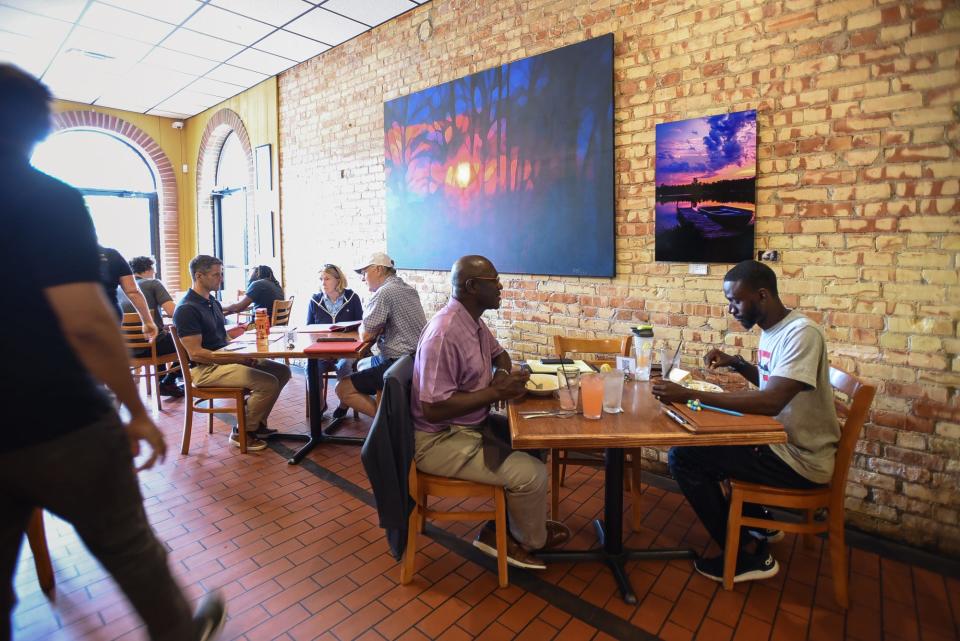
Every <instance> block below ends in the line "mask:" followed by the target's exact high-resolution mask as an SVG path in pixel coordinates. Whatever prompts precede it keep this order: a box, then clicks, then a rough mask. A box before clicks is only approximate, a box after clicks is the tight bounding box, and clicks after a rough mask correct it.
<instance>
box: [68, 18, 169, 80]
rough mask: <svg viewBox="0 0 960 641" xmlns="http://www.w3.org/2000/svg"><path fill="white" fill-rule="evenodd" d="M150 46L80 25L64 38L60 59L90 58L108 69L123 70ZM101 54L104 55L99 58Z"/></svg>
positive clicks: (136, 60)
mask: <svg viewBox="0 0 960 641" xmlns="http://www.w3.org/2000/svg"><path fill="white" fill-rule="evenodd" d="M150 47H151V45H149V44H147V43H145V42H140V41H138V40H131V39H129V38H123V37H121V36H118V35H114V34H112V33H104V32H102V31H97V30H95V29H87V28H86V27H79V26H78V27H76V28H75V29H74V30H73V32H72V33H71V34H70V36H69V37H67V39H66V40H65V41H64V43H63V47H62V48H61V50H60V55H59V56H58V59H59V58H64V57H71V58H86V59H87V60H93V61H94V62H95V63H96V64H97V65H99V68H101V69H103V70H104V71H105V72H108V73H122V72H124V71H126V70H127V69H129V68H130V67H132V66H133V65H134V64H136V63H137V62H139V61H140V59H141V58H143V57H144V56H145V55H146V53H147V52H148V51H149V50H150ZM99 56H103V59H101V60H95V58H97V57H99Z"/></svg>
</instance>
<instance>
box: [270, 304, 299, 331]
mask: <svg viewBox="0 0 960 641" xmlns="http://www.w3.org/2000/svg"><path fill="white" fill-rule="evenodd" d="M293 299H294V297H293V296H291V297H290V298H289V299H287V300H275V301H273V310H272V312H271V314H270V327H286V326H287V325H289V324H290V311H291V310H292V309H293Z"/></svg>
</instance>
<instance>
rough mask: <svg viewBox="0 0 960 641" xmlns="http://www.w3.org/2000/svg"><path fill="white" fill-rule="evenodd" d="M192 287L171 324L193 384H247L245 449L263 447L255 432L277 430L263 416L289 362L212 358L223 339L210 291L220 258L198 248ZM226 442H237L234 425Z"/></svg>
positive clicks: (219, 278) (218, 279)
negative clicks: (188, 359) (177, 335)
mask: <svg viewBox="0 0 960 641" xmlns="http://www.w3.org/2000/svg"><path fill="white" fill-rule="evenodd" d="M190 274H191V275H192V276H193V287H192V288H191V289H190V291H188V292H187V293H186V294H185V295H184V297H183V298H182V299H180V302H179V303H177V308H176V309H175V310H174V312H173V325H174V327H176V328H177V334H179V336H180V342H181V343H183V346H184V348H185V349H186V350H187V353H188V354H189V355H190V361H191V362H192V363H193V367H191V368H190V372H191V374H192V376H193V383H194V385H196V386H197V387H244V388H246V389H248V390H250V396H249V397H248V398H247V403H246V416H247V426H248V428H247V434H246V439H247V451H253V452H256V451H259V450H262V449H265V448H266V447H267V444H266V443H264V442H263V441H262V440H261V439H260V438H258V437H264V436H269V435H270V434H273V433H275V432H276V430H271V429H269V428H268V427H267V416H268V415H269V414H270V410H272V409H273V405H274V403H276V402H277V399H278V398H279V397H280V391H281V390H282V389H283V386H284V385H286V384H287V381H289V380H290V368H289V367H287V366H286V365H284V364H283V363H278V362H276V361H271V360H269V359H265V358H246V357H243V356H233V357H232V358H231V359H230V360H229V361H225V360H224V358H223V357H218V358H217V359H216V360H214V359H213V357H212V355H211V352H214V351H216V350H218V349H220V348H221V347H223V346H224V345H226V344H227V342H228V339H227V330H226V328H225V327H224V325H225V323H226V321H225V319H224V317H223V308H222V307H221V306H220V301H218V300H217V299H216V298H214V297H213V295H212V293H213V292H215V291H218V290H219V289H220V284H221V283H222V282H223V263H222V262H221V261H220V259H219V258H215V257H213V256H205V255H203V254H200V255H199V256H197V257H195V258H194V259H193V260H191V261H190ZM230 443H232V444H233V445H235V446H236V447H240V435H239V434H238V432H237V430H236V429H234V431H233V433H231V434H230Z"/></svg>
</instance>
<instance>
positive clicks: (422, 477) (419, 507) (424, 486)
mask: <svg viewBox="0 0 960 641" xmlns="http://www.w3.org/2000/svg"><path fill="white" fill-rule="evenodd" d="M409 482H410V496H412V497H413V498H414V500H415V501H416V502H417V504H416V506H415V507H414V508H413V510H412V511H411V512H410V523H409V526H408V527H409V529H408V531H407V548H406V550H404V553H403V558H402V559H401V561H400V583H402V584H403V585H406V584H408V583H410V581H412V580H413V575H414V562H415V559H416V555H417V535H418V534H419V533H421V532H423V526H424V525H425V524H426V520H427V519H433V520H436V521H490V520H492V521H494V522H495V523H496V526H497V583H498V585H499V586H500V587H501V588H505V587H507V585H509V583H510V580H509V576H508V574H507V499H506V496H505V495H504V492H503V488H502V487H500V486H498V485H485V484H483V483H474V482H473V481H462V480H460V479H453V478H447V477H445V476H434V475H433V474H427V473H425V472H420V471H418V470H417V464H416V463H415V462H411V463H410V477H409ZM428 496H439V497H443V498H479V499H492V500H493V509H492V510H474V511H469V512H463V511H450V510H439V509H432V508H430V507H428V505H427V497H428Z"/></svg>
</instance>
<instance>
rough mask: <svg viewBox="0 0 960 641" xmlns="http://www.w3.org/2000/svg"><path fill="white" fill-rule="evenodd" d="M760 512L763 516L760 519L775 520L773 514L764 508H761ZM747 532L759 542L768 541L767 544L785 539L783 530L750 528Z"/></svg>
mask: <svg viewBox="0 0 960 641" xmlns="http://www.w3.org/2000/svg"><path fill="white" fill-rule="evenodd" d="M760 510H761V514H760V517H759V518H761V519H768V520H771V521H772V520H773V514H771V512H770V510H768V509H767V508H765V507H763V506H761V507H760ZM747 532H748V533H749V534H750V536H752V537H753V538H755V539H757V540H758V541H766V542H767V543H776V542H777V541H782V540H783V537H784V534H783V530H775V529H773V528H759V527H758V528H750V529H748V530H747Z"/></svg>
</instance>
